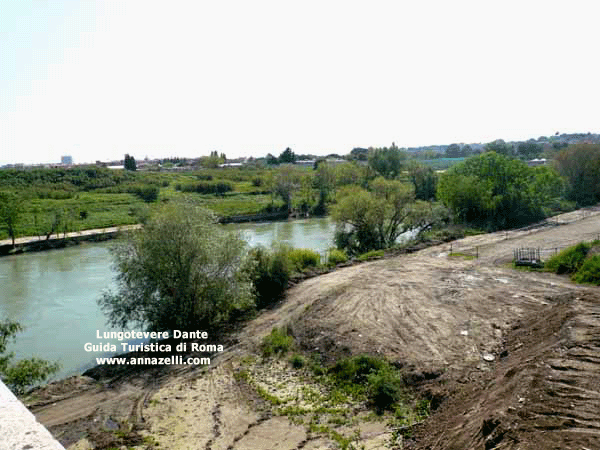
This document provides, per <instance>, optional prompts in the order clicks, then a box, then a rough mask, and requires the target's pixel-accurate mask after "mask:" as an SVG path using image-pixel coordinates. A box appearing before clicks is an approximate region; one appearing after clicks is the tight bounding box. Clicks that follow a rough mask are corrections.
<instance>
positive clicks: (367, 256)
mask: <svg viewBox="0 0 600 450" xmlns="http://www.w3.org/2000/svg"><path fill="white" fill-rule="evenodd" d="M383 255H384V253H383V250H371V251H370V252H366V253H362V254H361V255H358V256H357V257H356V259H357V260H358V261H369V260H371V259H376V258H383Z"/></svg>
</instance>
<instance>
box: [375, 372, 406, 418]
mask: <svg viewBox="0 0 600 450" xmlns="http://www.w3.org/2000/svg"><path fill="white" fill-rule="evenodd" d="M403 388H404V383H403V381H402V378H401V377H400V376H399V374H398V373H397V372H396V371H394V370H391V369H384V370H380V371H379V372H377V373H375V374H372V375H370V376H369V378H368V392H367V396H368V397H369V400H370V401H371V402H372V403H373V405H374V406H375V408H376V409H377V411H378V412H380V413H381V412H383V411H384V410H386V409H391V407H392V405H393V404H394V403H396V402H398V401H399V400H401V399H402V396H403V394H404V389H403Z"/></svg>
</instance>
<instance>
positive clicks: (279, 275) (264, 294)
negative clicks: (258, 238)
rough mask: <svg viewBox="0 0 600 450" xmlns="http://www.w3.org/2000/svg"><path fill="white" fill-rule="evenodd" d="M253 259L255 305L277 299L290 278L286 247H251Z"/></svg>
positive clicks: (269, 302)
mask: <svg viewBox="0 0 600 450" xmlns="http://www.w3.org/2000/svg"><path fill="white" fill-rule="evenodd" d="M249 254H250V259H251V260H253V261H254V265H253V269H252V271H251V279H252V282H253V284H254V290H255V294H256V306H257V307H258V308H264V307H265V306H267V305H269V304H271V303H273V302H274V301H277V300H279V299H280V298H281V295H282V294H283V292H284V291H285V289H286V287H287V283H288V280H289V278H290V273H291V269H290V263H289V260H288V257H287V254H288V249H287V248H286V247H283V246H280V247H276V248H274V249H273V250H272V251H268V250H267V249H265V248H262V247H257V248H253V249H251V250H250V252H249Z"/></svg>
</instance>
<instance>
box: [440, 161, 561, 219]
mask: <svg viewBox="0 0 600 450" xmlns="http://www.w3.org/2000/svg"><path fill="white" fill-rule="evenodd" d="M536 175H537V172H536V171H535V170H534V169H533V168H531V167H528V166H527V165H526V164H525V163H523V162H522V161H519V160H516V159H509V158H507V157H505V156H502V155H499V154H497V153H495V152H488V153H484V154H482V155H479V156H473V157H471V158H469V159H467V160H466V161H464V162H462V163H460V164H457V165H455V166H453V167H452V168H450V169H449V170H448V171H447V172H446V173H444V174H442V176H441V178H440V181H439V183H438V188H437V197H438V199H440V200H442V202H443V203H444V204H445V205H446V206H448V207H449V208H450V209H451V210H453V211H454V213H455V217H456V218H457V219H458V220H459V221H462V222H468V223H473V224H476V225H480V226H487V227H489V228H491V229H503V228H511V227H516V226H519V225H524V224H527V223H530V222H533V221H535V220H539V219H541V218H542V217H543V216H544V210H543V208H544V207H545V206H546V205H547V204H548V198H547V196H546V194H544V192H549V191H552V189H553V188H551V187H548V189H547V186H546V184H547V183H555V182H556V178H558V175H557V174H556V173H555V174H554V176H552V174H547V175H548V176H547V177H539V176H537V177H536Z"/></svg>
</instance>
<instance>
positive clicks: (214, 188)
mask: <svg viewBox="0 0 600 450" xmlns="http://www.w3.org/2000/svg"><path fill="white" fill-rule="evenodd" d="M175 189H176V190H178V191H182V192H196V193H198V194H215V195H224V194H225V193H226V192H230V191H233V185H232V184H231V183H227V182H225V181H217V182H200V183H177V184H176V185H175Z"/></svg>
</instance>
